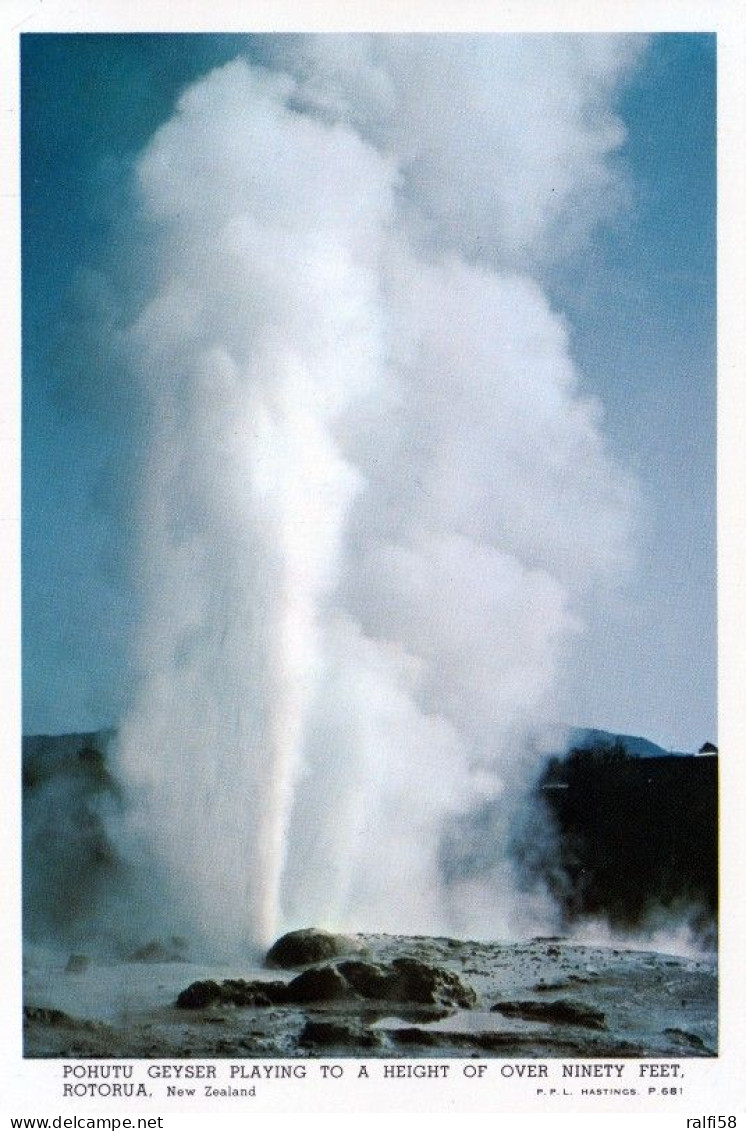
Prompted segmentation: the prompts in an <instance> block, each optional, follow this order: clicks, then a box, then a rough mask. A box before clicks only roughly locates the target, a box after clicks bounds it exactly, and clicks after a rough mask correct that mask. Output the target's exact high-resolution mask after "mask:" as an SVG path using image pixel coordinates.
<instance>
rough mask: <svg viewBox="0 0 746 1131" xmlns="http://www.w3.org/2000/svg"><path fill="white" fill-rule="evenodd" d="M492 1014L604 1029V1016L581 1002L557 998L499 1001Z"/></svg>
mask: <svg viewBox="0 0 746 1131" xmlns="http://www.w3.org/2000/svg"><path fill="white" fill-rule="evenodd" d="M492 1012H493V1013H502V1014H504V1016H505V1017H518V1018H520V1019H521V1020H522V1021H543V1022H545V1023H546V1024H554V1025H581V1026H583V1028H585V1029H605V1028H606V1015H605V1014H604V1013H601V1011H600V1010H599V1009H593V1008H592V1007H591V1006H590V1005H583V1004H582V1003H581V1002H575V1001H568V1000H567V999H566V998H559V999H558V1000H557V1001H499V1002H498V1003H497V1004H496V1005H493V1006H492Z"/></svg>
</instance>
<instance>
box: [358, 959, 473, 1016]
mask: <svg viewBox="0 0 746 1131" xmlns="http://www.w3.org/2000/svg"><path fill="white" fill-rule="evenodd" d="M338 970H339V972H340V973H341V974H342V975H343V976H344V978H345V979H346V981H347V982H349V984H350V985H351V986H352V988H353V989H354V990H356V991H357V993H359V994H360V995H361V996H362V997H364V998H368V999H370V1000H373V1001H392V1002H412V1003H415V1004H417V1005H439V1006H457V1007H460V1008H462V1009H471V1008H472V1007H473V1006H474V1005H476V1001H477V997H476V994H475V993H474V991H473V990H472V989H471V987H470V986H465V985H464V983H463V982H462V981H461V979H460V978H459V977H458V976H457V975H456V974H453V973H451V972H450V971H449V970H443V969H442V968H441V967H438V966H429V965H428V964H427V963H425V962H420V960H419V959H417V958H395V959H394V961H393V962H391V963H386V964H381V965H378V966H376V965H374V964H373V963H370V962H363V961H361V960H357V961H355V960H349V961H345V962H340V963H339V966H338Z"/></svg>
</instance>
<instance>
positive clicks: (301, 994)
mask: <svg viewBox="0 0 746 1131" xmlns="http://www.w3.org/2000/svg"><path fill="white" fill-rule="evenodd" d="M286 989H287V996H286V1001H289V1002H293V1003H294V1004H298V1005H303V1004H306V1003H308V1002H314V1001H340V1000H341V999H342V998H348V997H352V996H354V995H353V993H352V990H351V988H350V985H349V984H348V982H347V981H346V980H345V978H343V977H342V975H341V974H340V972H339V970H337V969H335V967H334V966H317V967H316V968H314V969H311V970H304V971H303V973H302V974H299V975H298V977H297V978H293V980H292V982H290V983H289V985H288V986H287V987H286Z"/></svg>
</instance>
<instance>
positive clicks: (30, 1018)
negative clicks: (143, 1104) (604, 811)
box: [25, 935, 717, 1058]
mask: <svg viewBox="0 0 746 1131" xmlns="http://www.w3.org/2000/svg"><path fill="white" fill-rule="evenodd" d="M340 950H341V953H338V954H337V953H334V954H331V955H328V956H324V957H322V958H319V959H317V960H316V961H314V962H308V961H305V962H303V961H297V962H295V963H294V964H293V965H285V966H283V967H281V968H279V969H278V968H272V969H270V968H267V967H266V966H256V965H254V966H248V965H247V966H246V967H241V968H236V967H235V966H234V967H231V968H227V967H226V968H223V967H215V966H210V967H205V966H198V965H195V964H192V963H189V962H186V961H159V960H158V957H159V956H158V953H157V951H156V952H154V953H153V954H151V955H150V956H149V960H146V961H143V960H142V959H141V960H140V961H130V962H122V963H108V964H101V963H96V962H95V961H93V960H90V961H89V960H88V959H87V958H86V957H85V956H79V957H78V959H77V960H71V959H70V958H69V957H68V958H67V960H50V959H48V958H47V959H46V960H45V959H44V958H42V957H38V956H37V957H36V958H34V957H29V959H28V960H27V972H26V979H25V1001H26V1008H25V1052H26V1055H27V1056H31V1057H168V1058H172V1057H193V1058H199V1057H204V1058H208V1057H209V1058H212V1057H309V1056H311V1057H313V1056H323V1057H339V1056H354V1057H360V1058H362V1057H396V1056H402V1057H421V1056H439V1057H458V1056H499V1057H541V1058H545V1057H615V1058H618V1057H648V1056H649V1057H666V1058H671V1057H692V1056H714V1055H716V1053H717V975H716V964H715V959H714V956H711V955H703V956H698V957H679V956H675V955H668V954H661V953H657V952H652V951H636V950H629V949H621V948H616V947H594V946H582V945H578V944H577V943H572V942H570V941H568V940H566V939H560V938H541V939H532V940H529V941H526V942H520V943H500V942H495V943H481V942H468V941H461V940H456V939H447V938H413V937H407V936H397V935H356V936H351V937H349V938H347V939H346V940H344V945H343V946H342V947H341V948H340ZM153 959H155V960H153ZM195 983H196V984H197V986H198V989H197V990H196V991H195V990H193V989H192V990H191V991H190V993H189V994H186V995H184V994H183V991H185V990H187V989H188V988H189V987H194V985H195ZM203 987H207V989H204V988H203ZM213 987H216V988H213ZM272 987H274V989H273V988H272ZM180 995H182V997H181V1001H182V1005H181V1006H178V1005H177V1004H176V1003H177V1000H178V999H179V997H180ZM185 1002H188V1003H189V1004H188V1005H187V1006H185V1004H184V1003H185Z"/></svg>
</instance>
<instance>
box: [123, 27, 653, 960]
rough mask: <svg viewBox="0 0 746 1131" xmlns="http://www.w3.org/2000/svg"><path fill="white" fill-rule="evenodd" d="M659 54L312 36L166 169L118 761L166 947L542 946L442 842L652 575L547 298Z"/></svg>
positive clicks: (218, 80)
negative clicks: (585, 642)
mask: <svg viewBox="0 0 746 1131" xmlns="http://www.w3.org/2000/svg"><path fill="white" fill-rule="evenodd" d="M634 53H635V48H634V46H633V45H632V44H631V43H630V42H629V41H627V40H626V39H624V38H623V37H621V38H617V39H615V40H606V39H603V38H600V37H590V38H581V39H575V38H573V37H562V38H559V37H555V38H553V39H551V40H543V39H541V38H536V37H529V38H527V39H514V38H511V37H481V38H479V39H471V38H463V37H447V38H446V37H444V38H442V39H431V38H428V37H404V38H397V37H387V36H375V37H353V38H349V39H347V38H338V37H317V38H314V37H309V38H307V39H295V38H293V39H291V40H288V41H283V40H282V39H281V38H280V39H277V40H271V41H268V42H267V44H266V52H265V65H263V66H258V65H256V64H252V63H249V62H247V61H245V60H243V59H240V60H236V61H235V62H233V63H231V64H229V65H228V66H225V67H223V68H221V69H220V70H217V71H215V72H213V73H211V74H210V75H208V76H207V77H206V78H204V79H203V80H201V81H200V82H198V83H196V84H195V85H194V86H193V87H191V88H190V89H189V90H187V91H186V93H185V94H184V95H183V96H182V97H181V99H180V101H179V104H178V107H177V109H176V112H175V114H174V116H173V117H172V118H171V119H170V120H169V121H168V122H167V123H166V124H165V125H163V126H162V127H161V128H160V129H159V130H158V131H157V133H156V134H155V136H154V137H153V138H152V140H151V142H150V144H149V145H148V147H147V149H146V150H145V152H144V153H143V154H142V156H141V158H140V160H139V163H138V178H139V191H140V194H141V200H142V206H143V211H144V222H145V223H146V224H147V225H148V232H149V241H150V242H149V244H148V255H149V256H150V257H151V258H152V261H153V263H154V268H153V269H154V275H155V281H154V284H153V291H152V294H151V295H150V297H149V301H148V303H147V304H146V305H145V307H144V308H143V310H142V312H141V314H140V316H139V317H138V319H137V321H136V322H135V324H134V325H133V326H132V327H131V330H130V332H129V334H128V342H127V348H128V353H129V359H130V365H131V368H132V370H133V371H134V372H136V374H137V376H138V380H139V382H140V384H141V389H142V394H143V396H144V397H145V398H146V401H147V405H148V411H149V419H150V430H149V435H148V437H147V439H148V445H147V457H146V460H145V461H144V466H143V467H142V483H141V492H140V503H141V509H140V513H139V545H138V563H139V564H138V580H139V583H140V585H141V588H142V591H143V594H144V616H143V619H142V623H141V625H140V628H139V631H138V635H137V639H136V642H135V653H136V658H137V662H138V666H139V670H140V673H141V680H140V691H139V695H138V697H137V701H136V703H135V704H134V706H133V709H132V711H131V712H130V714H129V717H128V718H127V719H126V721H125V724H124V726H123V728H122V731H121V735H120V750H119V758H120V769H121V772H122V773H123V774H124V776H125V779H126V780H127V782H128V783H129V787H130V791H131V794H132V797H133V809H132V812H131V815H130V819H129V823H128V827H127V828H126V830H125V836H126V838H127V840H128V845H129V851H130V852H134V851H135V850H136V846H137V845H140V844H147V846H148V848H149V849H150V850H153V849H154V850H155V853H156V857H157V859H158V860H159V861H160V864H161V866H162V872H163V875H162V877H161V880H160V881H158V882H159V883H160V884H161V885H162V886H161V887H160V888H159V889H158V895H157V897H155V896H154V898H153V911H152V915H153V916H155V917H160V924H159V925H160V926H161V927H162V929H163V930H166V931H171V930H178V931H180V932H183V933H190V934H191V935H192V937H195V938H201V940H202V941H203V943H204V944H205V945H206V946H209V947H210V948H211V949H212V950H213V951H214V952H217V951H222V952H229V951H237V950H241V949H245V947H246V946H247V945H250V944H255V945H258V944H264V943H266V942H267V941H268V940H269V939H270V938H271V937H273V936H275V935H277V934H278V933H279V932H280V931H281V930H282V929H286V928H290V927H295V926H303V925H307V924H309V923H317V924H319V925H323V926H328V927H334V928H339V927H345V928H352V929H370V930H392V931H393V930H395V931H408V932H431V933H438V932H440V933H443V932H446V931H456V932H459V933H471V934H484V933H485V932H487V933H489V934H492V935H493V936H494V935H496V934H498V933H499V932H500V931H501V930H503V931H504V930H507V929H509V928H510V925H511V924H510V921H509V919H510V916H511V915H513V914H515V913H516V904H515V900H514V899H513V898H512V896H511V894H510V888H509V884H508V879H507V874H506V873H505V870H504V868H502V867H499V868H498V869H497V874H496V872H495V870H492V871H491V872H490V873H489V874H488V875H484V876H482V877H481V879H480V881H479V883H478V884H476V885H475V884H474V883H472V884H470V885H466V884H465V883H464V884H461V885H459V884H456V883H451V884H446V883H445V881H444V879H443V874H442V868H441V862H440V844H441V833H442V829H443V827H444V822H446V821H449V820H453V819H455V818H457V817H458V815H459V814H465V813H467V812H468V811H469V810H470V808H472V807H473V806H475V805H476V804H478V803H479V802H481V801H484V800H485V799H487V798H490V797H494V796H496V795H498V794H499V793H500V792H501V791H502V792H503V793H504V794H505V795H506V796H510V794H511V792H512V791H513V790H514V789H515V788H516V786H517V783H518V782H519V780H520V777H521V772H522V771H521V768H520V765H519V764H520V763H521V760H522V759H523V760H524V761H525V756H524V755H523V754H522V751H524V750H525V748H526V745H527V743H526V740H527V736H528V735H529V734H533V735H536V734H537V732H539V731H540V730H541V727H542V725H543V724H544V723H545V722H546V721H547V719H549V718H552V717H556V714H555V712H556V709H557V688H558V685H559V682H560V679H559V677H560V672H561V665H562V664H563V663H565V662H566V659H567V654H568V644H569V642H570V641H571V638H572V637H573V635H574V634H575V633H576V632H577V631H578V630H579V629H580V627H581V626H582V619H583V601H584V598H585V596H586V594H587V593H588V590H589V587H590V586H591V584H594V583H595V582H596V581H597V580H598V579H599V577H603V576H604V575H607V574H608V573H609V572H610V571H611V572H612V573H613V572H614V571H615V570H616V568H617V567H618V566H619V564H620V563H621V562H623V561H624V559H625V557H626V554H627V542H628V520H629V514H630V510H631V496H632V488H631V485H630V482H629V480H628V479H627V477H626V476H625V475H624V474H623V473H622V472H620V470H619V469H618V468H617V467H616V466H615V464H614V463H613V461H612V460H611V458H610V457H609V455H608V453H607V452H606V451H605V447H604V443H603V439H602V436H601V431H600V413H599V409H598V406H597V405H596V403H595V402H593V401H592V400H590V399H588V398H587V397H584V396H582V395H581V394H580V392H579V389H578V380H577V375H576V373H575V371H574V369H573V365H572V362H571V360H570V357H569V352H568V343H567V334H566V330H565V328H564V326H563V323H562V320H561V318H560V317H559V316H558V315H557V314H556V313H555V312H553V311H552V309H551V308H550V306H549V304H548V302H547V300H546V298H545V297H544V295H543V293H542V290H541V288H540V287H539V285H538V284H537V283H536V282H534V281H532V279H531V278H530V277H529V274H528V271H529V268H530V265H531V263H532V262H533V261H534V259H536V258H537V257H542V259H544V260H546V259H547V257H548V256H550V255H552V254H556V252H557V250H558V249H559V250H566V244H567V240H569V239H571V240H577V239H579V238H581V236H582V234H583V233H584V232H587V230H588V229H589V227H590V225H591V224H592V223H593V222H594V221H595V220H596V219H597V218H598V216H599V215H600V214H601V212H602V211H603V207H604V204H603V201H604V200H606V199H609V198H612V197H613V196H614V186H615V181H614V175H613V172H612V169H611V166H610V165H609V160H608V159H609V156H610V155H611V154H612V153H613V152H614V150H615V149H617V148H618V146H619V144H620V142H621V140H622V137H623V132H622V130H621V127H620V125H619V123H618V122H617V120H616V119H615V118H614V116H613V114H612V112H611V108H610V107H611V99H612V96H613V93H614V90H615V87H616V85H617V83H618V81H619V79H620V77H621V75H622V74H623V73H624V70H625V68H626V67H628V66H629V64H630V62H631V60H632V58H633V57H634ZM268 64H271V65H268ZM570 217H571V218H572V225H573V228H572V233H569V231H568V228H569V221H568V218H570ZM560 232H561V233H562V236H561V238H560V236H559V235H558V233H560ZM524 914H525V915H530V914H531V909H530V908H529V909H525V908H524Z"/></svg>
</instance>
